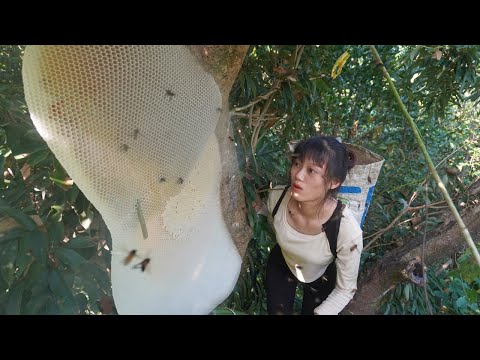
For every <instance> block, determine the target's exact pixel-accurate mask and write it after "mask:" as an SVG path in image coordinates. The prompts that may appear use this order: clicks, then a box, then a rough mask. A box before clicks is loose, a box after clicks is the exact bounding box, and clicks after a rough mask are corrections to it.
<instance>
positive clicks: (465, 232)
mask: <svg viewBox="0 0 480 360" xmlns="http://www.w3.org/2000/svg"><path fill="white" fill-rule="evenodd" d="M368 47H369V48H370V50H371V51H372V53H373V57H374V59H375V63H376V64H377V65H378V66H379V68H380V70H381V71H382V73H383V76H385V78H386V79H387V81H388V84H389V85H390V89H391V90H392V92H393V95H394V96H395V99H396V100H397V102H398V105H399V106H400V109H401V111H402V113H403V115H405V118H406V119H407V122H408V124H409V125H410V127H411V128H412V131H413V134H414V135H415V138H416V139H417V142H418V145H419V146H420V150H422V153H423V156H424V157H425V160H426V161H427V165H428V168H429V169H430V173H431V174H432V176H433V177H434V179H435V181H436V182H437V185H438V187H439V188H440V190H441V192H442V194H443V196H444V197H445V201H446V202H447V204H448V206H449V208H450V210H451V211H452V213H453V216H454V218H455V220H456V221H457V223H458V226H459V227H460V231H461V232H462V235H463V237H464V238H465V241H466V242H467V244H468V246H469V247H470V249H471V250H472V253H473V256H474V257H475V260H476V261H477V263H478V266H480V254H479V253H478V250H477V248H476V246H475V243H474V242H473V240H472V237H471V236H470V232H469V231H468V229H467V227H466V226H465V224H464V222H463V220H462V218H461V217H460V214H459V213H458V211H457V208H456V207H455V205H454V204H453V201H452V199H451V198H450V194H449V193H448V191H447V189H446V188H445V185H444V184H443V182H442V180H441V179H440V176H439V175H438V173H437V170H436V169H435V166H434V165H433V162H432V159H431V158H430V155H428V152H427V148H426V147H425V144H424V142H423V140H422V137H421V136H420V133H419V132H418V129H417V126H416V125H415V122H414V121H413V119H412V117H411V116H410V114H409V113H408V111H407V109H406V108H405V105H404V104H403V102H402V99H400V95H398V92H397V89H396V88H395V85H394V84H393V81H392V78H391V77H390V75H389V74H388V71H387V69H386V68H385V65H383V62H382V59H381V58H380V55H379V54H378V52H377V49H376V48H375V46H374V45H369V46H368Z"/></svg>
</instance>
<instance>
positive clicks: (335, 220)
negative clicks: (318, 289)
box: [272, 185, 345, 261]
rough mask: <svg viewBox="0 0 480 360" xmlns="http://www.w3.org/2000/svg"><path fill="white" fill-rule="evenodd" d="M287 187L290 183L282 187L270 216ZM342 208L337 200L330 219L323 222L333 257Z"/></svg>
mask: <svg viewBox="0 0 480 360" xmlns="http://www.w3.org/2000/svg"><path fill="white" fill-rule="evenodd" d="M289 187H290V185H287V186H286V187H285V189H283V192H282V195H281V196H280V198H279V199H278V201H277V203H276V204H275V207H274V209H273V211H272V217H275V214H276V213H277V211H278V208H279V207H280V204H281V203H282V200H283V198H284V197H285V194H286V193H287V190H288V188H289ZM344 208H345V204H342V202H341V201H339V200H337V207H336V208H335V210H334V211H333V214H332V216H331V217H330V219H328V220H327V222H326V223H325V224H323V230H324V231H325V234H326V235H327V239H328V244H329V245H330V251H331V252H332V254H333V256H334V258H335V259H336V258H337V237H338V231H339V230H340V221H341V220H342V212H343V209H344ZM334 261H335V260H334Z"/></svg>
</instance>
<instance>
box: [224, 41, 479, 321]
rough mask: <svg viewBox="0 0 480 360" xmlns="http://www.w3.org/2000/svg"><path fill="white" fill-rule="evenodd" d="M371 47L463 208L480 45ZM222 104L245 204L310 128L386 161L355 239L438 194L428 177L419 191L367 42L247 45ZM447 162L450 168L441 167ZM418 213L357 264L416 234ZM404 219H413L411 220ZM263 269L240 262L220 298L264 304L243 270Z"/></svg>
mask: <svg viewBox="0 0 480 360" xmlns="http://www.w3.org/2000/svg"><path fill="white" fill-rule="evenodd" d="M377 50H378V52H379V54H380V56H381V58H382V59H383V61H384V63H385V66H386V67H387V70H388V71H389V73H390V75H391V76H392V79H393V81H394V82H395V85H396V86H397V89H398V91H399V93H400V96H401V98H402V101H403V102H404V104H405V105H406V107H407V109H408V111H409V113H410V114H411V115H412V117H413V118H414V119H415V121H416V125H417V128H418V129H419V131H420V133H421V135H422V137H423V138H424V141H425V143H426V146H427V149H428V151H429V154H430V156H431V158H432V159H433V161H434V163H436V164H439V163H442V165H441V166H442V168H440V171H439V172H440V173H441V175H442V180H443V182H444V184H445V185H446V186H447V189H448V191H449V192H450V194H451V196H452V198H453V199H454V201H455V202H456V204H457V205H458V206H461V205H462V206H469V205H470V204H472V202H473V201H474V199H470V198H468V195H467V192H466V188H467V187H468V185H469V184H471V183H472V182H473V181H475V180H476V179H477V178H478V175H479V170H480V163H479V162H478V160H479V147H478V133H479V128H480V121H479V120H478V107H477V106H476V101H477V102H478V98H479V97H480V91H479V90H480V88H479V79H478V70H477V68H478V66H476V64H477V63H478V59H479V55H480V53H479V50H480V47H478V46H454V45H448V46H447V45H445V46H443V45H442V46H378V47H377ZM347 54H349V56H347ZM297 65H298V66H297ZM332 75H333V76H332ZM230 103H231V105H232V106H233V108H234V113H235V115H236V116H235V118H234V120H233V123H234V126H235V142H236V145H237V150H238V154H239V156H238V159H239V164H240V171H241V172H242V175H243V176H244V190H245V196H246V201H247V203H248V204H251V203H252V202H254V200H255V197H256V195H257V194H258V195H260V196H261V198H262V199H263V200H264V201H265V200H266V197H267V195H268V189H269V188H271V187H272V186H275V185H277V184H284V183H286V182H288V178H287V174H288V166H289V165H288V159H287V156H286V148H287V143H288V141H289V140H293V139H300V138H306V137H308V136H311V135H313V134H315V133H322V134H327V135H333V136H340V137H341V138H342V139H343V141H345V142H352V143H356V144H359V145H361V146H364V147H366V148H368V149H370V150H372V151H373V152H376V153H378V154H380V155H382V156H383V157H384V158H385V159H386V161H385V163H384V166H383V169H382V173H381V175H380V178H379V179H378V182H377V186H376V191H375V194H374V197H373V200H372V205H371V206H370V210H369V214H368V216H367V218H366V221H365V223H364V227H363V229H364V237H368V235H370V234H373V233H375V232H376V231H377V230H379V229H382V228H384V227H386V226H387V225H388V224H390V222H392V221H393V219H394V218H395V216H396V215H397V214H398V213H399V212H400V211H401V210H402V209H403V208H404V207H405V205H406V204H407V203H408V201H409V200H410V198H411V196H412V194H413V193H414V192H415V191H418V192H419V196H418V197H417V198H416V199H415V200H414V201H413V202H412V203H411V206H412V207H415V206H416V207H419V206H421V205H425V202H426V201H427V203H434V202H437V201H441V200H442V194H441V192H440V191H439V189H438V186H437V184H436V183H434V182H433V181H431V180H427V182H428V188H427V193H425V190H424V189H425V188H424V186H423V182H424V180H425V179H426V177H427V166H426V164H425V163H424V159H423V157H422V155H421V153H420V151H419V149H418V145H417V144H416V141H415V139H414V137H413V134H412V133H411V130H410V129H409V128H408V126H407V123H406V122H405V120H404V118H403V115H402V114H401V112H400V109H399V108H398V106H397V104H396V102H395V100H394V98H393V95H392V94H391V92H390V90H389V89H388V87H387V84H386V82H385V81H384V79H383V78H382V75H381V73H380V71H378V69H377V68H376V65H374V64H373V62H372V56H371V54H370V53H369V50H368V48H367V47H366V46H344V45H335V46H293V45H282V46H274V45H255V46H251V47H250V50H249V52H248V55H247V57H246V59H245V62H244V64H243V67H242V69H241V71H240V74H239V76H238V78H237V80H236V83H235V84H234V86H233V89H232V92H231V96H230ZM249 105H250V106H249ZM235 109H241V110H240V111H235ZM442 161H443V162H442ZM447 168H455V169H457V170H458V172H457V174H456V175H454V176H451V175H447V172H446V170H447ZM247 210H248V212H247V216H248V219H249V223H250V224H251V225H252V228H253V229H254V237H253V239H252V241H251V246H250V248H249V254H252V253H253V254H258V255H260V256H262V258H261V259H257V260H256V262H255V263H254V264H258V266H264V265H265V263H266V258H267V256H268V253H269V249H270V247H271V246H272V242H271V241H269V242H268V243H265V242H263V241H259V239H260V238H261V237H262V236H264V235H262V233H263V230H260V228H259V226H258V224H257V222H261V221H262V220H260V217H259V216H258V215H257V214H256V211H255V209H253V207H252V206H249V207H248V209H247ZM437 213H438V212H437ZM437 213H436V212H435V211H431V212H430V215H429V223H428V230H431V229H433V228H435V227H436V226H437V225H438V224H439V223H440V222H441V221H440V220H439V219H440V218H439V217H438V216H437ZM424 216H425V214H424V209H419V210H416V211H413V212H407V213H406V214H404V216H402V217H401V219H400V220H399V224H398V225H397V226H393V227H392V228H391V229H390V230H389V231H386V232H385V233H384V234H383V236H382V237H381V238H380V239H379V240H378V241H377V244H376V247H375V249H373V247H372V248H370V249H369V250H368V251H365V252H364V253H363V254H362V262H361V268H362V269H366V268H368V267H369V266H371V265H372V264H373V262H374V261H375V260H376V259H377V258H379V257H381V256H382V255H383V253H384V252H385V251H386V250H389V249H392V248H394V247H397V246H401V245H402V241H403V239H405V238H409V237H411V236H414V235H416V234H417V233H418V231H419V230H422V229H423V226H422V221H421V219H423V218H424ZM413 218H417V219H420V222H417V223H416V224H414V223H413V220H412V221H410V220H411V219H413ZM252 223H253V224H252ZM269 231H271V230H269ZM273 241H274V240H273ZM263 256H264V257H263ZM250 265H251V264H250ZM262 271H263V270H261V269H258V270H255V269H251V268H249V271H247V272H245V273H244V276H243V277H242V278H241V279H239V284H237V287H236V291H234V293H233V294H232V295H231V297H230V298H229V302H228V304H229V306H231V307H232V308H235V309H238V310H242V311H245V312H247V313H258V311H259V310H258V309H265V304H264V302H265V299H264V298H263V299H262V298H257V299H256V304H255V306H253V305H252V304H253V299H252V297H254V296H255V294H260V293H261V292H260V291H258V290H257V289H258V287H259V285H261V284H262V283H263V281H264V277H263V275H262V276H261V277H258V275H257V277H256V278H255V277H252V276H251V275H250V274H252V273H255V274H263V272H262ZM240 284H241V285H240ZM240 286H241V288H242V289H243V290H242V293H243V294H248V295H245V296H246V297H245V298H243V297H242V296H241V293H240V292H239V291H238V288H239V287H240ZM247 298H248V299H249V300H248V301H245V299H247ZM297 300H298V297H297Z"/></svg>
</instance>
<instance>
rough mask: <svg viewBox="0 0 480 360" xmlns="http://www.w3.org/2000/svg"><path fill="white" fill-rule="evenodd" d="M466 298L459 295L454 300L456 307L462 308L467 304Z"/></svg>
mask: <svg viewBox="0 0 480 360" xmlns="http://www.w3.org/2000/svg"><path fill="white" fill-rule="evenodd" d="M467 303H468V302H467V299H466V298H465V296H461V297H459V298H458V299H457V301H455V306H456V307H457V308H464V307H466V306H467Z"/></svg>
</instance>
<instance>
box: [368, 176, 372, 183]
mask: <svg viewBox="0 0 480 360" xmlns="http://www.w3.org/2000/svg"><path fill="white" fill-rule="evenodd" d="M367 180H368V183H369V184H371V183H372V179H371V178H370V176H368V177H367Z"/></svg>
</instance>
